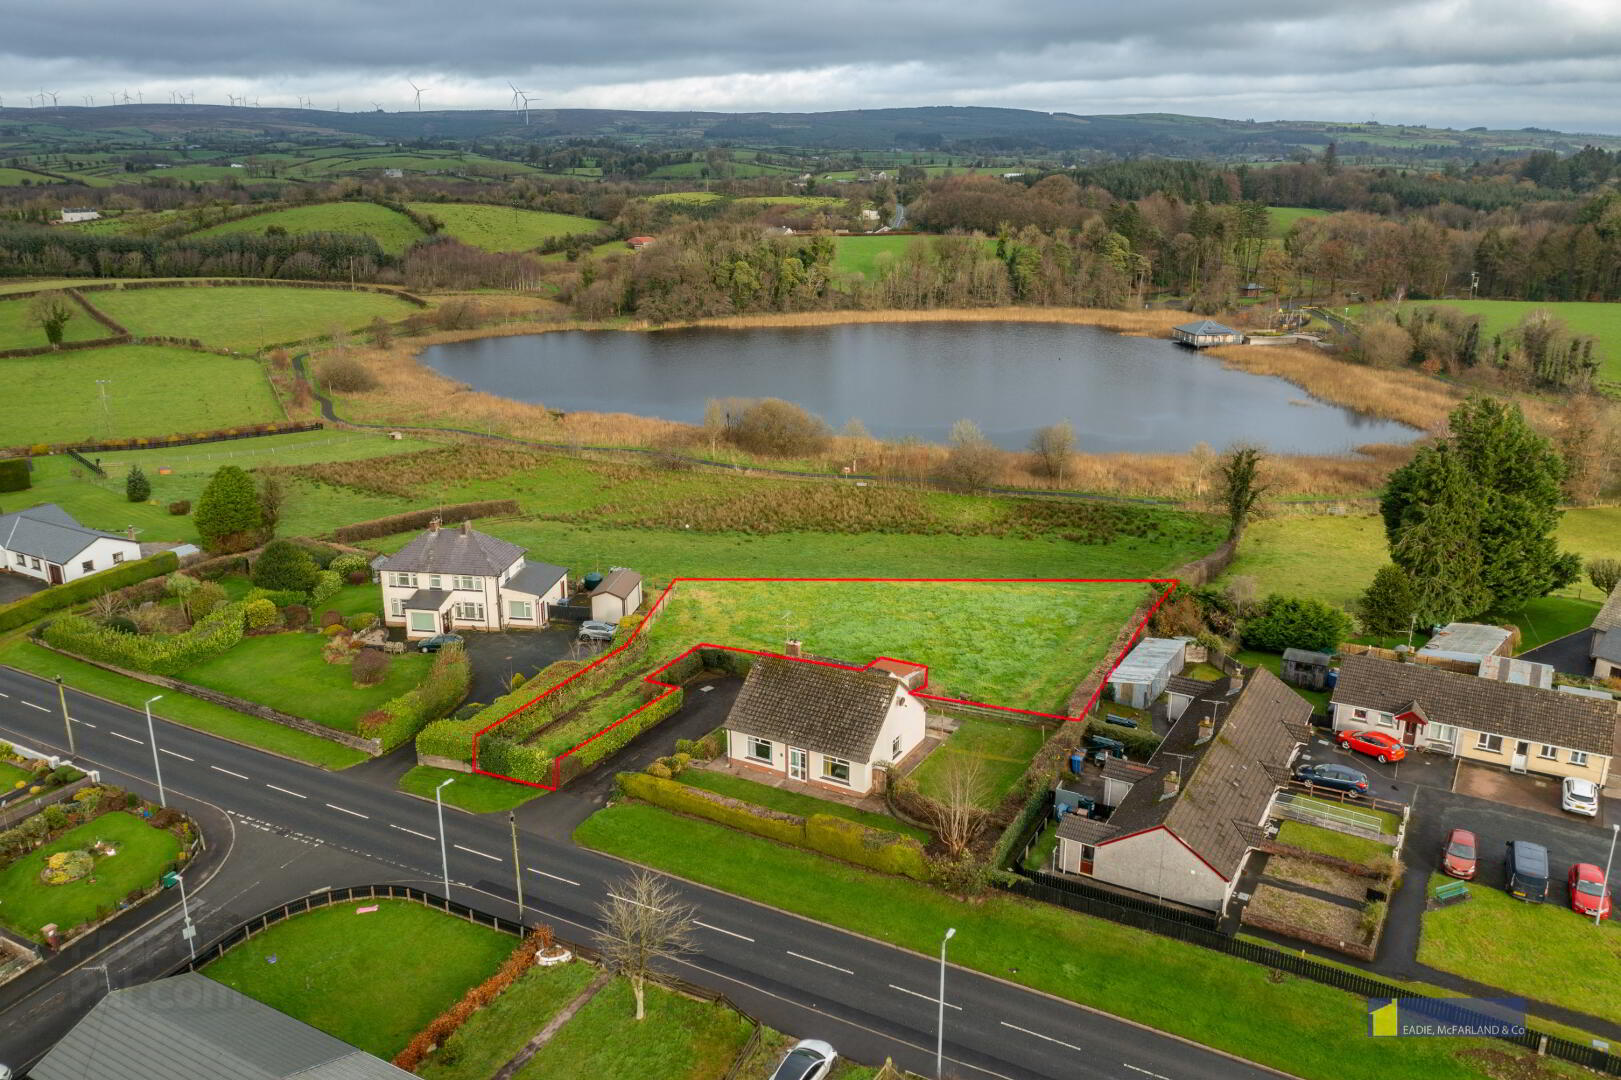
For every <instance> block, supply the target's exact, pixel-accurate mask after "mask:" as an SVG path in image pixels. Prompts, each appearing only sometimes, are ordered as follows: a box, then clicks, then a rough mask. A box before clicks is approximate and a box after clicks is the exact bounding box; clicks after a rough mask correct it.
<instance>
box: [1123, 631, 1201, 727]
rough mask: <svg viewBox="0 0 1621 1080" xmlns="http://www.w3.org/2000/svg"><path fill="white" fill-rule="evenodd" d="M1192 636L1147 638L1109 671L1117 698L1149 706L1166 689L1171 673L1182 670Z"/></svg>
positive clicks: (1180, 672) (1144, 707)
mask: <svg viewBox="0 0 1621 1080" xmlns="http://www.w3.org/2000/svg"><path fill="white" fill-rule="evenodd" d="M1191 640H1192V639H1191V638H1153V637H1151V638H1143V639H1142V640H1141V641H1139V642H1138V643H1137V647H1136V648H1134V649H1132V650H1131V652H1129V653H1127V654H1126V658H1125V659H1124V660H1122V661H1120V663H1119V665H1118V666H1116V667H1115V669H1114V670H1113V671H1112V672H1110V673H1109V687H1110V689H1111V690H1113V691H1114V700H1116V701H1118V702H1119V703H1120V704H1122V705H1130V706H1131V707H1132V708H1134V709H1146V708H1148V707H1149V706H1150V705H1152V704H1153V703H1154V699H1155V698H1157V697H1159V696H1160V694H1161V693H1163V692H1164V690H1165V684H1166V683H1167V682H1169V681H1170V678H1171V676H1173V675H1180V674H1182V666H1183V665H1184V664H1185V663H1186V662H1187V649H1188V642H1189V641H1191Z"/></svg>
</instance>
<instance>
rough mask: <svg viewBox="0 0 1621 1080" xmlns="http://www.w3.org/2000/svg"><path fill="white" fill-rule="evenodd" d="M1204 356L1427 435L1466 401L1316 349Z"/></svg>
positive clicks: (1436, 386)
mask: <svg viewBox="0 0 1621 1080" xmlns="http://www.w3.org/2000/svg"><path fill="white" fill-rule="evenodd" d="M1207 351H1208V352H1210V353H1211V354H1212V355H1214V356H1216V357H1218V358H1219V359H1220V360H1221V362H1222V363H1223V364H1224V365H1226V366H1227V367H1231V368H1237V369H1238V370H1239V371H1245V372H1248V373H1250V374H1251V375H1274V376H1276V377H1278V378H1280V379H1287V380H1288V381H1289V382H1292V383H1294V384H1295V385H1296V386H1298V387H1300V388H1301V389H1302V390H1305V391H1306V392H1307V393H1308V394H1310V395H1311V396H1312V397H1314V398H1317V399H1318V400H1320V401H1326V402H1329V403H1330V404H1333V405H1341V406H1344V407H1345V408H1348V409H1355V410H1356V411H1357V412H1360V413H1366V414H1367V415H1369V416H1377V417H1379V418H1380V419H1382V420H1395V421H1397V422H1399V423H1403V424H1407V425H1409V426H1411V427H1415V428H1418V429H1419V430H1420V431H1424V432H1428V433H1430V434H1436V433H1439V432H1441V431H1442V430H1443V429H1444V428H1445V427H1446V419H1447V413H1449V412H1451V411H1452V410H1453V408H1455V407H1456V406H1457V404H1458V402H1460V401H1462V400H1463V398H1464V396H1465V393H1464V392H1463V391H1461V390H1459V389H1458V388H1455V387H1453V386H1450V385H1448V384H1447V383H1444V382H1441V381H1440V380H1439V379H1435V378H1433V377H1431V376H1429V375H1424V374H1422V373H1420V372H1416V371H1402V370H1394V369H1387V368H1374V367H1366V366H1364V365H1361V364H1352V363H1348V362H1346V361H1345V360H1339V359H1335V358H1334V357H1331V356H1328V355H1325V354H1324V353H1321V352H1318V351H1317V350H1316V349H1307V348H1295V347H1291V346H1287V345H1269V346H1267V347H1265V348H1249V347H1246V346H1243V345H1224V346H1221V347H1219V348H1215V349H1210V350H1207Z"/></svg>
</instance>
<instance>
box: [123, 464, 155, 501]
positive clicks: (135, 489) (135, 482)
mask: <svg viewBox="0 0 1621 1080" xmlns="http://www.w3.org/2000/svg"><path fill="white" fill-rule="evenodd" d="M124 497H125V498H126V499H128V500H129V501H130V502H132V503H144V502H145V501H146V500H148V499H150V498H151V497H152V481H150V480H148V479H147V478H146V473H145V472H143V471H142V470H141V467H140V466H139V465H135V466H132V467H131V468H130V470H129V475H128V476H126V477H124Z"/></svg>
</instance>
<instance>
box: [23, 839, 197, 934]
mask: <svg viewBox="0 0 1621 1080" xmlns="http://www.w3.org/2000/svg"><path fill="white" fill-rule="evenodd" d="M97 840H106V841H108V842H109V843H111V844H112V845H113V846H114V847H115V848H116V850H117V852H118V854H116V855H108V856H104V857H99V858H97V859H96V868H95V871H94V872H93V873H92V874H90V875H89V876H88V877H83V878H80V879H79V880H78V881H70V882H68V883H67V884H66V885H46V884H44V883H43V882H41V881H40V880H39V874H40V871H41V870H43V869H44V868H45V859H46V857H47V856H50V855H54V854H56V853H57V852H59V851H73V850H76V849H83V848H87V847H89V846H90V845H91V844H93V843H95V842H96V841H97ZM179 852H180V840H179V838H178V837H176V836H175V835H174V834H173V833H171V832H169V831H168V830H167V829H154V828H152V826H150V825H148V824H147V823H146V822H145V821H143V820H142V819H140V818H138V817H136V816H135V815H133V814H126V813H124V812H123V811H122V810H117V811H114V812H113V813H110V814H103V815H102V816H100V817H98V818H96V819H95V820H94V821H87V822H85V823H84V824H83V825H79V826H77V827H75V828H72V829H69V830H68V831H67V832H65V833H63V834H62V835H61V836H59V837H57V838H56V839H55V840H52V841H51V842H50V843H49V844H46V845H44V846H43V847H40V848H37V849H35V850H34V851H32V852H30V853H29V854H27V855H24V856H23V857H22V858H20V859H18V860H17V861H16V862H14V863H12V864H11V865H10V866H8V867H6V868H5V869H4V870H0V923H3V924H4V925H5V926H6V928H7V929H9V930H12V931H15V932H16V933H19V934H21V935H23V936H24V937H26V938H30V939H32V940H34V941H40V940H43V939H42V936H41V934H40V932H39V928H40V927H42V926H45V925H47V924H49V923H55V924H56V925H57V926H59V927H61V928H62V930H63V931H64V932H66V931H68V930H71V929H72V928H73V927H75V926H78V925H79V924H80V923H87V922H94V921H95V920H96V919H97V918H98V917H100V916H101V915H103V914H107V913H110V912H112V911H114V910H116V909H117V907H118V902H119V901H120V900H122V899H123V898H124V896H125V895H126V894H128V893H129V892H131V891H133V890H135V889H143V888H146V887H147V886H150V885H153V884H156V883H157V880H158V875H160V874H162V873H163V871H164V870H166V869H168V867H169V864H170V863H171V862H172V861H174V857H175V856H176V855H177V854H178V853H179Z"/></svg>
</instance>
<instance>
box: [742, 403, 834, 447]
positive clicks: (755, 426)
mask: <svg viewBox="0 0 1621 1080" xmlns="http://www.w3.org/2000/svg"><path fill="white" fill-rule="evenodd" d="M726 439H727V441H728V442H730V443H732V444H733V445H735V446H738V447H740V448H742V449H744V450H747V451H748V452H749V453H752V454H766V455H771V456H774V457H803V456H805V455H807V454H817V453H820V452H821V451H823V450H825V449H826V448H827V443H828V430H827V425H826V424H825V423H823V422H822V420H821V418H820V417H817V416H813V415H812V414H811V413H809V412H806V411H805V410H804V409H802V408H800V407H799V406H798V405H795V404H793V403H792V402H788V401H780V400H778V399H777V398H766V399H765V400H763V401H756V402H752V403H750V404H748V405H747V406H745V407H744V408H743V409H742V410H740V411H739V412H737V413H735V414H733V415H729V416H728V417H727V418H726Z"/></svg>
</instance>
